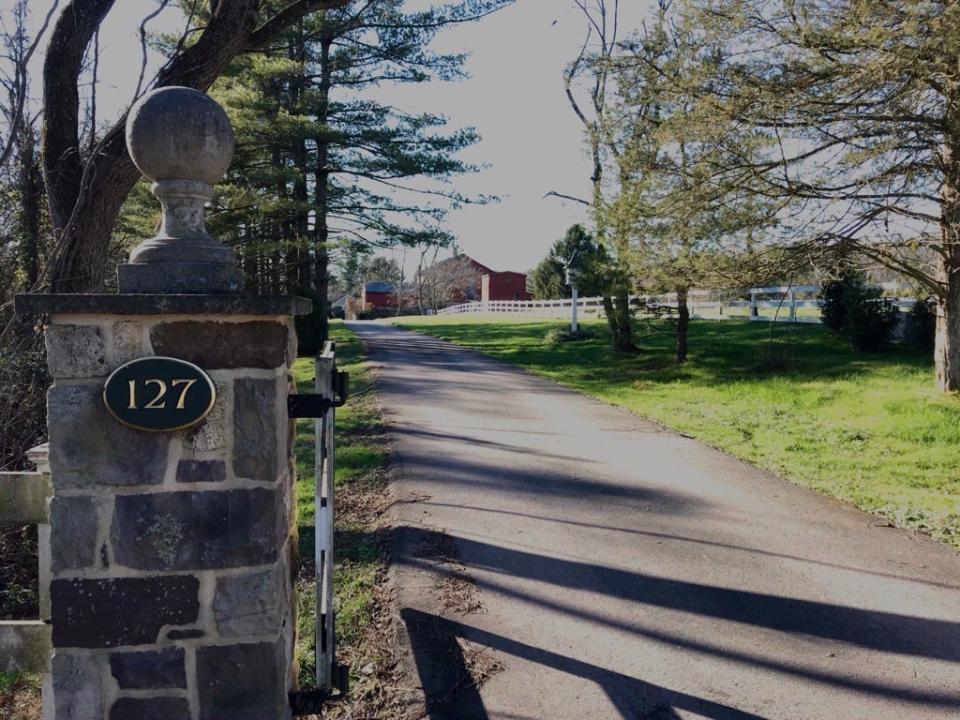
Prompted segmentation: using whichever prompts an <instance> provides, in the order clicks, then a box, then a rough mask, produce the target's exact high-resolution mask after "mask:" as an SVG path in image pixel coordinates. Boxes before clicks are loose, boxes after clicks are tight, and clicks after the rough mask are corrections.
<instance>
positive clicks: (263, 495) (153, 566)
mask: <svg viewBox="0 0 960 720" xmlns="http://www.w3.org/2000/svg"><path fill="white" fill-rule="evenodd" d="M280 504H281V503H280V498H279V495H278V493H277V491H275V490H266V489H259V488H257V489H251V490H224V491H210V492H175V493H157V494H150V495H120V496H118V497H117V498H116V501H115V509H114V516H113V522H112V525H111V528H110V540H111V543H112V546H113V557H114V560H115V562H117V563H119V564H120V565H123V566H125V567H130V568H136V569H138V570H213V569H220V568H232V567H242V566H244V565H266V564H268V563H272V562H275V561H276V559H277V550H278V548H279V547H280V545H281V543H282V538H283V536H284V534H285V532H286V528H285V527H284V526H285V525H286V523H284V522H283V521H282V517H283V516H282V513H281V511H280V507H279V506H280Z"/></svg>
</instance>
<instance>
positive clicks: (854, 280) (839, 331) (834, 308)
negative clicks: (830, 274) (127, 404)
mask: <svg viewBox="0 0 960 720" xmlns="http://www.w3.org/2000/svg"><path fill="white" fill-rule="evenodd" d="M862 286H863V276H862V275H861V274H860V273H858V272H856V271H853V270H844V271H843V272H842V273H841V275H840V277H838V278H837V279H836V280H831V281H830V282H828V283H827V284H826V285H824V286H823V289H822V290H821V292H820V299H821V300H822V301H823V302H822V304H821V306H820V317H821V319H822V320H823V324H824V325H826V326H827V328H829V330H830V331H831V332H832V333H834V334H836V335H843V334H844V333H843V329H844V323H845V321H846V315H847V306H846V302H845V300H844V298H845V297H846V295H847V293H848V292H849V291H851V290H855V289H856V288H858V287H862Z"/></svg>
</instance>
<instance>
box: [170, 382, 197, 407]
mask: <svg viewBox="0 0 960 720" xmlns="http://www.w3.org/2000/svg"><path fill="white" fill-rule="evenodd" d="M195 382H196V380H195V379H194V380H174V381H173V382H172V383H170V384H171V385H172V386H173V387H177V385H183V386H184V388H183V390H181V391H180V399H179V400H177V410H183V409H184V408H185V407H186V402H187V392H188V391H189V390H190V388H191V387H193V384H194V383H195Z"/></svg>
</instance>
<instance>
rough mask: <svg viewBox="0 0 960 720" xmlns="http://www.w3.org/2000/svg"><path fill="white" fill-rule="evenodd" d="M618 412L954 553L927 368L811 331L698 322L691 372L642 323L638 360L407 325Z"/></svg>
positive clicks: (953, 507)
mask: <svg viewBox="0 0 960 720" xmlns="http://www.w3.org/2000/svg"><path fill="white" fill-rule="evenodd" d="M400 323H401V324H402V325H403V326H405V327H408V328H410V329H416V330H420V331H423V332H426V333H429V334H431V335H434V336H436V337H440V338H444V339H447V340H451V341H453V342H456V343H458V344H461V345H465V346H468V347H472V348H475V349H477V350H480V351H482V352H485V353H487V354H489V355H492V356H494V357H497V358H500V359H502V360H506V361H509V362H512V363H515V364H517V365H520V366H522V367H524V368H527V369H529V370H531V371H533V372H535V373H537V374H540V375H543V376H545V377H549V378H552V379H554V380H556V381H557V382H559V383H561V384H563V385H567V386H569V387H572V388H574V389H577V390H579V391H581V392H583V393H585V394H588V395H591V396H593V397H596V398H599V399H601V400H605V401H607V402H610V403H612V404H615V405H620V406H622V407H625V408H627V409H629V410H631V411H633V412H636V413H637V414H640V415H643V416H645V417H648V418H651V419H653V420H656V421H658V422H661V423H663V424H665V425H668V426H670V427H672V428H675V429H677V430H680V431H682V432H684V433H687V434H689V435H692V436H694V437H696V438H698V439H700V440H703V441H704V442H707V443H709V444H710V445H713V446H715V447H718V448H720V449H722V450H725V451H727V452H730V453H731V454H733V455H736V456H738V457H741V458H743V459H745V460H748V461H750V462H752V463H755V464H756V465H759V466H760V467H763V468H766V469H769V470H772V471H774V472H776V473H778V474H780V475H782V476H784V477H787V478H790V479H791V480H794V481H796V482H798V483H801V484H804V485H807V486H809V487H813V488H816V489H818V490H820V491H822V492H825V493H827V494H830V495H833V496H835V497H838V498H841V499H844V500H848V501H850V502H852V503H855V504H856V505H857V506H859V507H861V508H863V509H865V510H869V511H872V512H878V513H881V514H883V515H885V516H887V517H889V518H891V519H892V520H894V521H895V522H896V523H897V524H900V525H904V526H910V527H914V528H919V529H922V530H925V531H927V532H930V533H931V534H933V535H934V536H936V537H938V538H940V539H942V540H945V541H947V542H951V543H953V544H954V545H956V546H957V547H960V399H958V398H956V397H950V396H944V395H942V394H940V393H938V392H937V391H936V390H935V389H934V386H933V373H932V366H931V361H930V360H929V358H927V357H924V356H921V355H919V354H917V353H914V352H911V351H909V350H908V349H903V348H897V349H893V350H890V351H888V352H886V353H882V354H878V355H861V354H856V353H854V352H852V351H851V350H850V349H849V348H847V347H846V346H845V345H844V343H843V342H842V341H840V340H838V339H836V338H834V337H832V336H831V335H830V334H829V333H827V332H826V330H825V329H824V328H822V327H820V326H815V325H796V326H788V325H776V326H772V325H770V324H769V323H749V322H741V321H726V322H710V321H699V322H697V321H695V322H693V324H692V326H691V332H690V361H689V362H688V363H687V364H686V365H683V366H679V367H678V366H677V365H676V364H675V363H674V362H673V361H672V354H671V353H672V343H673V337H672V335H671V332H670V328H669V327H667V326H666V325H665V324H659V323H651V324H641V325H640V326H638V335H639V337H640V341H639V343H640V345H641V352H640V353H638V354H637V355H636V356H631V357H617V356H615V355H614V354H613V353H612V352H611V351H610V348H609V340H608V335H607V333H606V328H605V325H604V324H603V323H601V322H597V321H595V320H588V321H587V322H586V327H588V328H590V329H593V330H595V331H596V337H595V338H594V339H590V340H586V341H582V342H575V343H564V344H560V345H550V344H547V343H546V342H545V340H544V339H545V337H546V335H547V333H548V332H549V330H550V329H552V328H555V327H558V326H560V325H561V324H562V323H561V321H544V320H538V321H530V320H529V319H524V318H522V317H516V316H514V317H509V318H507V317H503V316H489V315H488V316H479V317H478V316H459V317H458V316H452V317H432V318H403V319H401V321H400Z"/></svg>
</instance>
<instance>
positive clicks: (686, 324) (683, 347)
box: [677, 288, 690, 363]
mask: <svg viewBox="0 0 960 720" xmlns="http://www.w3.org/2000/svg"><path fill="white" fill-rule="evenodd" d="M689 329H690V307H689V306H688V305H687V289H686V288H680V289H678V290H677V363H685V362H686V361H687V331H688V330H689Z"/></svg>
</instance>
